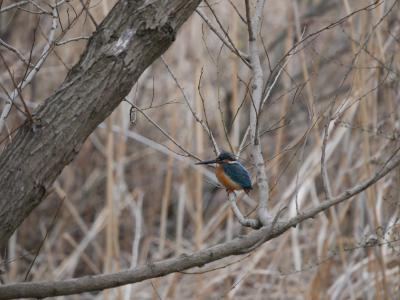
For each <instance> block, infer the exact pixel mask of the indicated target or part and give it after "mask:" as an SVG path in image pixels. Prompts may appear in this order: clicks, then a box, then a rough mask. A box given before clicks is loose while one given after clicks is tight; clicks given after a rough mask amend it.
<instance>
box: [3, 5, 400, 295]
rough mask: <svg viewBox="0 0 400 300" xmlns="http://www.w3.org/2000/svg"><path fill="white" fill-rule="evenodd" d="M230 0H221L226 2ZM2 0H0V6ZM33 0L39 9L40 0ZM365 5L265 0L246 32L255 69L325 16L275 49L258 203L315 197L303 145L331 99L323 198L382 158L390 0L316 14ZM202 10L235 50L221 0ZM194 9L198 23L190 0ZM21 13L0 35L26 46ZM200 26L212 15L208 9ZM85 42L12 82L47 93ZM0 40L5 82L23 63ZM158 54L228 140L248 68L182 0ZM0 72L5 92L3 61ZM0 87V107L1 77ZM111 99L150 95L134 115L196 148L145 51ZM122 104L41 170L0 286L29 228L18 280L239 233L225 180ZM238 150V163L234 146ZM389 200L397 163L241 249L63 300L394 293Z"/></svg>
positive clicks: (397, 251)
mask: <svg viewBox="0 0 400 300" xmlns="http://www.w3.org/2000/svg"><path fill="white" fill-rule="evenodd" d="M114 2H115V1H114ZM242 2H243V1H234V4H235V6H236V7H237V9H238V10H240V11H241V13H242V14H243V15H244V8H243V3H242ZM11 3H13V1H3V4H2V7H3V8H4V7H6V6H7V5H9V4H11ZM38 3H40V4H41V5H43V7H46V8H47V9H48V7H47V6H46V1H38ZM394 3H397V4H394ZM368 4H370V2H369V1H363V0H353V1H347V0H343V1H318V0H310V1H298V2H296V1H289V0H284V1H267V4H266V7H265V12H264V19H263V23H262V28H261V31H260V35H261V36H262V41H263V43H264V45H262V43H260V45H259V46H260V50H261V51H262V52H263V55H262V58H263V61H262V63H263V66H264V72H265V74H266V75H267V76H269V73H270V72H269V71H270V66H272V68H274V67H275V66H276V65H277V64H278V62H279V61H280V60H281V58H282V57H283V55H284V54H285V53H286V52H287V51H288V50H289V49H291V48H292V47H293V45H294V43H296V42H298V41H299V40H300V39H301V38H302V37H305V36H308V35H309V34H311V33H313V32H317V31H318V30H320V29H321V28H325V27H326V29H325V30H322V31H321V32H320V33H319V34H317V35H314V36H312V37H311V38H309V39H307V40H306V41H305V42H304V43H302V44H301V45H300V46H299V47H297V48H296V51H294V52H292V54H291V55H290V57H289V60H288V62H287V66H286V68H285V70H284V72H283V73H282V75H281V78H280V80H279V82H278V85H277V86H276V88H275V89H274V90H273V92H272V95H271V97H270V98H269V99H268V101H267V103H266V104H265V107H264V109H263V112H262V115H261V116H260V128H261V130H262V131H265V134H264V135H263V136H262V141H261V142H262V145H263V149H264V158H265V159H266V161H267V170H268V175H269V181H270V182H269V184H270V188H271V191H270V192H271V201H270V203H269V206H270V208H271V210H272V211H273V212H277V211H278V210H279V209H280V208H281V207H283V206H287V207H288V209H287V211H286V212H285V214H286V215H285V216H284V217H288V216H289V215H294V214H296V213H297V210H299V211H300V212H301V210H303V209H305V208H307V207H311V206H314V205H316V204H318V203H319V202H321V201H323V199H324V198H325V192H326V191H325V190H324V186H323V178H322V177H321V172H320V171H321V148H322V144H323V138H324V128H325V127H324V126H325V124H326V121H327V119H328V117H329V116H330V114H329V112H330V110H329V107H330V105H331V104H332V103H333V111H334V112H335V111H337V110H339V109H341V108H343V107H350V108H348V109H347V110H346V111H345V113H343V114H341V115H340V116H339V117H337V118H336V119H335V121H334V122H332V123H331V126H330V127H329V130H328V131H329V137H328V141H327V145H326V158H325V159H326V161H327V164H326V167H327V179H328V181H327V182H326V184H327V186H328V190H329V193H330V194H331V195H337V194H339V193H340V192H341V191H343V190H345V189H346V188H348V187H350V186H352V185H355V184H356V183H358V182H360V181H361V180H363V179H365V178H367V177H369V176H371V175H372V174H373V173H374V172H375V171H376V170H378V168H379V167H380V166H381V164H382V157H388V156H389V155H390V153H391V151H393V150H394V149H395V148H396V147H398V146H399V129H400V121H399V113H400V111H399V107H400V85H399V79H400V22H399V19H400V18H399V17H400V16H399V12H400V9H399V8H400V6H399V5H400V4H399V3H398V1H394V0H388V1H382V3H381V4H380V5H378V6H377V7H375V8H374V9H370V10H361V11H359V12H358V13H356V14H354V15H353V16H352V17H349V18H346V19H345V20H343V22H341V23H337V24H336V25H335V26H331V27H329V28H328V27H327V26H328V25H329V24H332V23H335V22H337V21H338V20H339V19H340V18H341V17H343V16H345V15H347V14H350V13H351V12H353V11H356V10H358V9H360V8H362V7H364V6H366V5H368ZM112 5H113V1H105V0H103V1H100V0H99V1H91V2H90V7H91V8H90V12H91V15H92V16H93V18H94V19H95V20H96V22H100V21H101V20H102V19H103V18H104V16H105V15H106V14H107V12H108V11H109V10H110V9H111V7H112ZM392 5H395V6H394V8H393V9H392V10H391V11H389V9H390V8H391V7H392ZM24 7H25V8H27V9H29V10H34V9H35V7H33V6H32V5H26V6H24ZM72 7H74V8H75V9H76V11H79V10H80V9H81V5H80V1H77V0H74V1H70V4H69V6H68V5H65V6H62V10H61V11H60V15H61V16H62V19H63V20H66V18H67V9H68V11H69V13H71V12H72ZM212 7H213V9H214V10H215V12H216V13H217V15H218V17H219V20H220V21H221V23H222V24H223V25H224V26H225V28H228V29H229V34H230V36H231V38H232V40H233V41H234V42H235V44H236V46H237V47H238V49H239V50H241V51H243V52H246V51H247V48H246V47H247V46H246V45H247V29H246V27H245V25H244V24H243V22H242V20H241V19H240V17H239V16H238V15H237V14H236V12H235V9H234V8H233V7H232V6H231V5H230V4H229V1H216V2H213V3H212ZM200 9H201V11H202V12H204V13H206V15H207V16H208V18H209V19H210V20H213V16H212V14H210V11H209V10H208V9H207V8H206V7H205V6H204V5H202V6H201V8H200ZM37 24H38V23H37V15H33V14H32V13H30V12H29V11H24V10H16V9H13V10H10V11H8V12H4V13H1V14H0V38H1V39H2V40H4V41H6V42H7V43H9V44H11V45H13V46H14V47H15V48H17V49H19V50H20V52H21V53H22V54H23V55H24V56H26V57H28V55H29V51H30V47H31V46H32V42H33V38H32V32H33V29H34V28H35V27H36V26H37ZM39 24H40V26H39V30H38V32H37V33H36V35H37V38H36V40H35V48H34V51H33V57H34V59H37V57H38V55H39V54H40V53H37V52H36V49H42V48H43V44H44V43H45V42H46V40H45V39H44V37H45V36H46V32H47V31H48V30H49V26H50V21H49V18H48V16H42V17H41V21H40V23H39ZM213 24H215V26H217V25H216V24H217V23H216V22H215V20H214V21H213ZM60 30H61V29H60V28H59V29H58V34H59V33H60ZM93 30H94V26H93V23H92V22H91V19H90V18H89V17H88V16H87V15H86V14H85V13H83V14H82V16H80V17H79V18H78V20H77V22H76V24H75V25H74V26H73V27H72V29H71V30H69V32H68V34H67V35H66V37H65V38H72V37H77V36H89V35H90V33H91V32H92V31H93ZM85 43H86V41H85V40H81V41H77V42H71V43H68V44H63V45H60V46H56V47H55V48H54V51H52V53H51V54H50V56H49V57H48V59H47V61H46V63H45V64H44V65H43V67H42V68H41V70H40V72H39V73H38V74H37V75H36V76H35V78H34V80H33V81H32V83H31V84H30V85H29V86H28V87H26V88H25V89H24V91H23V95H24V99H25V101H26V102H27V104H28V107H31V108H32V109H33V108H34V107H35V106H37V105H39V104H40V103H42V102H43V100H44V99H45V98H46V97H47V96H48V95H50V94H52V93H53V92H54V91H55V90H56V88H57V86H59V84H60V83H61V82H62V81H63V78H64V77H65V75H66V73H67V72H68V70H69V68H71V67H72V66H73V65H74V63H75V62H77V60H78V59H79V55H80V54H81V53H82V51H83V50H84V47H85ZM264 49H266V50H267V52H264ZM0 50H1V53H2V55H4V57H5V58H6V61H7V63H8V65H9V66H10V68H11V70H12V73H13V75H14V77H15V80H16V81H17V82H18V81H19V80H20V79H21V76H22V75H23V74H24V71H25V67H24V64H23V63H22V62H21V61H19V60H18V59H17V57H16V55H15V54H14V53H12V52H10V51H8V50H6V49H5V48H3V47H1V46H0ZM38 51H39V50H38ZM267 53H268V56H267V55H266V54H267ZM164 59H165V61H166V62H167V64H168V65H169V67H170V68H171V70H172V71H173V73H174V74H175V76H176V77H177V80H178V81H179V84H180V85H181V86H182V87H183V88H184V91H185V93H186V95H187V96H188V99H189V100H190V101H191V103H192V107H194V108H195V110H196V112H197V113H198V114H199V115H200V116H202V117H203V118H204V117H205V115H204V114H205V113H206V115H207V119H208V122H209V124H210V128H211V129H212V131H213V133H214V135H215V137H216V140H217V142H218V145H219V146H220V147H222V148H225V149H229V148H230V146H232V147H233V148H234V150H237V149H238V147H239V144H240V142H241V139H242V137H243V135H244V133H245V130H246V128H247V126H248V110H249V106H250V105H251V103H250V99H249V96H248V94H247V88H246V84H248V82H249V80H250V79H251V78H250V76H249V74H250V72H249V69H248V67H247V66H246V65H245V64H244V63H243V62H242V61H241V60H240V59H239V58H238V57H237V56H235V55H233V54H232V53H231V52H230V51H229V50H228V49H227V48H226V47H222V43H221V41H220V40H219V39H218V38H217V37H216V36H215V35H214V34H213V33H212V31H210V29H209V28H208V27H207V25H205V24H204V23H203V22H202V20H201V18H200V17H199V16H198V15H196V14H195V15H193V16H192V18H191V19H190V20H189V21H188V22H187V23H186V24H185V26H184V28H183V29H182V30H181V32H180V33H179V35H178V36H177V38H176V41H175V43H174V45H173V46H172V47H171V48H170V49H169V50H168V51H167V53H166V54H165V55H164ZM201 73H203V74H202V76H201ZM0 76H1V77H0V78H1V83H2V85H4V86H5V87H6V88H7V89H8V90H9V91H10V90H12V81H11V80H10V77H9V74H8V72H7V71H6V70H5V68H3V66H2V68H1V73H0ZM200 78H201V83H200V85H199V80H200ZM198 86H200V90H201V96H202V97H203V99H204V101H205V103H204V104H205V110H204V111H203V108H202V99H201V96H200V94H199V90H198ZM1 98H2V99H1V102H0V108H1V109H2V107H3V105H4V103H5V102H4V93H3V91H1ZM128 99H129V100H130V101H132V102H134V103H135V104H136V105H137V106H138V107H140V108H142V109H144V108H148V107H149V106H150V105H152V106H153V108H151V109H146V110H145V111H144V112H145V113H146V114H147V116H149V117H150V118H151V119H152V120H154V121H155V122H156V123H157V124H159V126H160V127H162V128H163V129H164V130H165V131H166V132H168V134H170V135H171V136H172V137H173V138H174V139H175V140H176V141H178V142H179V144H180V145H181V146H182V147H184V148H185V149H187V150H188V151H190V152H191V153H194V154H196V155H197V156H199V157H201V158H211V157H212V156H214V154H213V151H212V145H211V143H210V141H209V139H208V135H207V134H206V133H205V132H204V131H203V129H202V128H201V126H199V124H198V123H197V122H196V121H195V120H194V118H193V116H192V114H191V112H190V110H189V109H188V106H187V105H186V104H185V101H184V99H183V96H182V93H181V91H180V89H179V88H178V87H177V85H176V82H175V81H174V79H173V78H172V77H171V75H170V73H169V72H168V70H167V69H166V67H165V66H164V64H163V63H162V61H161V60H158V61H157V62H155V63H154V65H153V66H151V68H149V69H148V70H147V71H146V72H145V73H144V74H143V75H142V77H141V78H140V80H139V82H138V83H137V85H135V86H134V87H133V88H132V92H131V94H130V95H129V96H128ZM18 101H19V100H18ZM242 101H244V104H243V105H241V103H242ZM17 103H18V104H21V103H20V102H17ZM239 107H240V108H241V109H240V111H239V113H238V114H237V116H235V113H236V111H237V109H238V108H239ZM129 109H130V107H129V105H128V104H127V103H122V104H121V106H120V108H119V109H118V110H116V111H115V112H114V113H113V115H112V116H111V117H110V118H109V119H108V120H107V121H106V122H105V123H104V124H102V125H101V126H99V128H98V129H97V130H96V131H95V132H94V133H93V134H92V135H91V136H90V138H89V139H88V140H87V141H86V143H85V145H84V146H83V147H82V150H81V152H80V153H79V155H78V157H77V158H76V159H75V161H74V162H73V163H72V164H71V165H69V166H68V167H66V168H65V170H64V171H63V173H62V174H61V176H60V177H59V178H58V179H57V181H56V183H55V184H54V189H53V191H52V193H51V194H50V195H49V197H48V198H47V199H46V200H45V201H44V202H43V203H42V204H41V205H40V206H39V207H38V208H37V209H36V210H35V211H34V212H33V213H32V214H31V215H30V216H29V218H28V219H27V220H26V221H25V222H24V224H23V225H22V226H21V227H20V228H19V229H18V231H17V232H16V234H15V235H14V236H13V238H12V239H11V240H10V242H9V245H8V249H3V250H2V253H1V256H2V258H3V259H4V261H3V262H0V269H4V270H5V273H4V274H3V275H2V279H3V281H4V282H11V281H21V280H23V279H24V277H25V275H26V272H27V270H28V267H29V265H30V263H31V262H32V260H33V259H34V257H35V255H36V253H37V250H38V248H39V246H40V245H41V243H42V241H43V240H44V237H45V235H46V233H48V236H47V238H46V239H45V240H44V242H43V246H42V247H41V249H40V252H39V253H38V256H37V258H36V261H35V262H34V264H33V266H32V269H31V271H30V272H29V275H28V279H29V280H49V279H63V278H70V277H75V276H82V275H85V274H98V273H100V272H111V271H117V270H120V269H124V268H129V267H133V266H136V265H143V264H146V263H147V262H150V261H152V260H155V259H161V258H166V257H171V256H175V255H179V254H180V253H183V252H186V253H188V252H191V251H194V250H196V249H202V248H205V247H207V246H210V245H214V244H216V243H219V242H222V241H225V240H229V239H232V237H235V236H237V235H239V234H243V233H245V232H246V231H247V230H248V229H244V228H243V227H242V226H240V224H239V223H238V222H237V220H236V219H235V218H234V216H233V215H232V213H231V210H230V208H229V204H228V201H227V198H226V193H225V192H224V191H223V190H222V189H221V188H219V187H218V186H217V185H216V184H215V181H214V180H213V177H211V176H210V174H209V172H208V173H200V171H201V169H199V168H194V167H193V162H191V161H190V160H188V159H186V158H185V157H183V156H179V155H176V154H175V153H174V152H178V153H181V152H182V151H180V149H178V148H177V147H176V146H175V145H174V144H173V143H172V142H171V141H169V140H168V139H167V138H166V137H165V136H164V135H163V134H162V133H161V132H160V131H159V130H158V129H157V128H156V127H154V126H153V125H152V124H151V123H150V122H149V121H148V120H147V118H145V117H144V116H143V115H142V114H140V113H139V112H136V121H135V122H134V124H131V123H130V116H129ZM333 117H336V116H335V115H333ZM24 118H25V117H24V115H23V114H21V113H19V112H18V111H17V110H15V109H13V110H12V111H11V113H10V115H9V117H8V122H7V125H8V128H9V130H10V131H11V130H12V129H14V128H16V127H18V125H19V124H21V122H22V121H23V120H24ZM232 121H233V124H232ZM4 138H7V136H6V135H5V134H4V132H3V135H2V136H1V139H2V140H3V139H4ZM7 142H8V141H7V139H6V140H5V141H3V144H2V145H1V147H4V145H5V144H6V143H7ZM165 146H166V147H168V148H166V147H165ZM169 149H172V150H173V151H170V150H169ZM241 158H242V159H243V162H244V163H245V164H246V166H248V167H249V170H253V167H252V166H251V163H250V159H249V157H248V153H247V151H246V149H245V150H244V152H243V153H242V154H241ZM203 171H204V170H203ZM16 184H18V183H16ZM254 195H256V193H254ZM255 200H257V199H254V200H253V199H249V198H244V199H242V200H241V201H240V203H239V205H240V207H241V209H242V211H245V212H248V213H251V212H253V211H254V209H255V208H256V205H257V202H256V201H255ZM61 201H62V203H61V205H62V207H61V209H60V211H59V213H58V214H57V216H56V218H55V221H54V224H53V218H54V215H55V213H56V211H57V207H58V206H59V205H60V202H61ZM399 210H400V172H399V170H397V171H396V172H393V173H392V174H390V175H389V176H387V177H386V178H385V179H384V180H381V181H380V182H378V183H377V184H375V185H374V186H373V187H371V188H369V189H368V190H367V191H365V192H363V193H361V194H359V195H358V196H357V197H354V199H352V200H351V201H347V202H345V203H343V204H340V205H339V206H337V207H335V208H333V209H331V210H329V211H328V212H326V214H321V215H319V216H318V217H317V218H315V219H314V220H312V221H307V222H304V223H303V224H301V226H298V227H297V228H295V229H292V230H291V231H289V232H287V233H285V234H284V235H282V236H280V237H279V238H277V239H275V240H273V241H271V242H268V243H266V244H265V245H263V246H262V247H260V248H259V249H257V250H255V251H254V252H253V253H251V254H250V255H244V256H242V257H229V258H225V259H224V260H222V261H219V262H217V263H214V264H213V265H208V266H204V267H203V268H201V269H194V270H189V271H188V272H187V273H178V274H171V275H168V276H165V277H163V278H159V279H154V280H152V281H146V282H142V283H139V284H135V285H132V286H125V287H121V288H116V289H113V290H109V291H104V292H99V293H93V294H87V295H84V296H75V297H74V296H70V297H66V298H68V299H92V298H102V297H103V298H104V299H160V298H161V299H221V298H224V299H267V298H268V299H399V298H400V284H399V282H400V260H399V257H400V246H399V239H400V225H399V217H400V214H399ZM188 273H193V274H188Z"/></svg>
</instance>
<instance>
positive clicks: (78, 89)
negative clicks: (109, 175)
mask: <svg viewBox="0 0 400 300" xmlns="http://www.w3.org/2000/svg"><path fill="white" fill-rule="evenodd" d="M199 2H200V0H169V1H160V0H157V1H150V2H149V1H145V0H138V1H118V2H117V4H116V5H115V6H114V8H113V9H112V10H111V12H110V13H109V15H108V16H107V17H106V18H105V20H104V21H103V22H102V23H101V24H100V25H99V27H98V30H97V31H96V32H95V33H94V34H93V36H92V38H91V39H90V40H89V42H88V45H87V49H86V51H85V52H84V53H83V55H82V56H81V59H80V61H79V62H78V63H77V64H76V65H75V66H74V67H73V68H72V69H71V70H70V72H69V73H68V75H67V77H66V79H65V81H64V83H63V84H62V85H61V86H60V87H59V89H58V90H57V91H56V92H55V93H54V94H53V95H52V96H50V97H49V98H47V99H46V100H45V102H44V103H43V104H42V105H41V106H40V107H39V108H38V109H37V110H36V111H35V112H34V117H35V118H34V120H35V122H34V124H33V125H32V124H30V123H29V122H28V121H26V122H25V123H24V124H23V125H22V126H21V128H20V129H19V130H18V132H17V133H16V135H15V136H14V139H13V141H12V143H11V144H9V145H8V146H7V148H6V149H5V150H4V152H3V153H2V154H1V156H0V195H1V197H0V245H3V244H4V243H5V242H6V241H7V240H8V238H9V237H10V236H11V234H12V233H13V232H14V231H15V229H16V228H17V227H18V226H19V225H20V224H21V223H22V221H23V220H24V219H25V218H26V217H27V216H28V215H29V213H30V212H31V211H32V210H33V209H34V208H35V207H36V206H37V205H39V204H40V203H41V201H42V200H43V199H44V198H45V197H46V195H47V194H48V191H49V189H50V188H51V186H52V184H53V182H54V180H55V179H56V178H57V176H58V175H59V174H60V173H61V171H62V170H63V168H64V167H65V166H66V165H68V164H69V163H70V162H71V161H72V160H73V159H74V157H75V156H76V155H77V154H78V152H79V150H80V148H81V147H82V145H83V143H84V142H85V140H86V138H87V137H88V136H89V135H90V134H91V133H92V132H93V131H94V130H95V129H96V128H97V126H98V125H99V124H100V123H101V122H102V121H104V120H105V119H106V118H107V117H108V116H109V115H110V114H111V112H112V111H113V110H114V109H115V108H116V107H117V106H118V105H119V104H120V102H121V101H122V100H123V99H124V97H125V96H126V95H127V94H128V93H129V91H130V90H131V88H132V86H133V85H134V83H135V82H136V81H137V80H138V78H139V76H140V75H141V74H142V72H143V71H144V70H145V69H146V68H147V67H148V66H149V65H150V64H151V63H153V61H154V60H155V59H157V58H158V57H159V56H160V55H161V54H162V53H163V52H164V51H165V50H166V49H167V48H168V47H169V46H170V45H171V44H172V42H173V41H174V40H175V35H176V33H177V31H178V29H179V28H180V27H181V26H182V24H183V23H184V22H185V21H186V20H187V18H188V17H189V16H190V15H191V14H192V13H193V11H194V10H195V8H196V7H197V5H198V4H199ZM54 14H55V13H54ZM54 19H55V20H57V19H56V18H55V17H54ZM53 28H54V27H53ZM48 40H49V43H48V47H46V48H45V49H44V53H47V52H48V50H49V49H50V47H51V45H52V41H53V39H52V38H51V37H50V38H49V39H48ZM43 59H44V56H42V58H41V60H40V61H43ZM34 70H36V69H34ZM34 70H31V72H34ZM29 74H32V73H29ZM29 76H30V75H28V77H27V79H26V80H28V79H29ZM1 121H3V119H0V122H1ZM16 183H17V184H16Z"/></svg>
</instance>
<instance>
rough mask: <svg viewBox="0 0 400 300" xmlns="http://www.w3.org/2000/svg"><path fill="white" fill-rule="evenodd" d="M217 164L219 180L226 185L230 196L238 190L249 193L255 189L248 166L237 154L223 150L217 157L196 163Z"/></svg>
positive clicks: (216, 173)
mask: <svg viewBox="0 0 400 300" xmlns="http://www.w3.org/2000/svg"><path fill="white" fill-rule="evenodd" d="M214 163H215V164H217V167H216V168H215V175H216V176H217V178H218V181H219V182H220V183H221V184H222V185H223V186H224V187H225V189H226V191H227V193H228V196H229V194H230V193H235V192H234V191H237V190H244V191H245V193H246V194H249V192H250V190H252V189H253V187H252V185H251V179H250V174H249V172H248V171H247V170H246V168H245V167H244V166H243V165H242V164H241V163H240V162H239V161H238V160H237V159H236V156H235V155H234V154H232V153H230V152H227V151H221V153H220V154H219V155H218V156H217V158H216V159H212V160H205V161H200V162H197V163H196V165H209V164H214Z"/></svg>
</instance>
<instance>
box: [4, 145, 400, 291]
mask: <svg viewBox="0 0 400 300" xmlns="http://www.w3.org/2000/svg"><path fill="white" fill-rule="evenodd" d="M399 150H400V149H397V150H396V151H395V152H394V153H393V155H392V156H391V157H390V158H389V159H388V160H387V161H386V163H385V164H384V165H383V167H382V168H381V169H380V170H379V171H377V172H376V173H375V174H374V175H373V176H372V177H370V178H369V179H367V180H366V181H364V182H362V183H360V184H358V185H356V186H354V187H352V188H350V189H348V190H346V191H345V192H343V193H342V194H340V195H339V196H336V197H334V198H330V199H327V200H325V201H323V202H322V203H321V204H319V205H318V206H316V207H314V208H311V209H309V210H307V211H305V212H303V213H301V214H298V215H296V216H295V217H293V218H291V219H289V220H288V221H286V222H279V221H276V220H274V221H273V223H272V225H273V226H267V227H262V228H261V229H260V230H256V231H252V232H251V233H249V234H248V235H246V236H244V237H238V238H235V239H233V240H231V241H228V242H226V243H222V244H218V245H216V246H213V247H210V248H208V249H204V250H200V251H196V252H194V253H192V254H182V255H180V256H178V257H175V258H171V259H166V260H162V261H159V262H153V263H150V264H147V265H146V266H142V267H138V268H134V269H130V270H125V271H121V272H116V273H111V274H102V275H96V276H85V277H78V278H73V279H68V280H62V281H47V282H24V283H16V284H6V285H3V286H0V299H15V298H28V297H29V298H44V297H54V296H62V295H72V294H78V293H83V292H91V291H98V290H103V289H107V288H113V287H117V286H122V285H125V284H132V283H136V282H141V281H144V280H146V279H150V278H155V277H160V276H165V275H167V274H171V273H174V272H180V271H183V270H187V269H190V268H194V267H201V266H204V265H205V264H208V263H211V262H214V261H217V260H219V259H222V258H224V257H227V256H231V255H240V254H244V253H248V252H250V251H252V250H254V249H255V248H257V247H259V246H260V245H262V244H263V243H265V242H267V241H269V240H271V239H273V238H276V237H278V236H280V235H281V234H283V233H284V232H286V231H287V230H289V229H290V228H292V227H296V226H297V225H298V224H300V223H301V222H304V221H305V220H307V219H312V218H314V217H315V216H316V215H318V214H319V213H321V212H322V211H325V210H327V209H329V208H330V207H332V206H334V205H337V204H339V203H341V202H343V201H346V200H349V199H351V198H352V197H354V196H355V195H357V194H359V193H361V192H362V191H364V190H366V189H367V188H369V187H370V186H372V185H373V184H375V183H376V182H377V181H378V180H380V179H382V178H383V177H384V176H386V175H387V174H388V173H389V172H391V171H392V170H394V169H395V168H397V167H399V166H400V155H399ZM279 215H280V212H278V215H277V216H278V217H279Z"/></svg>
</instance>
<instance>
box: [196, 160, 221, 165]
mask: <svg viewBox="0 0 400 300" xmlns="http://www.w3.org/2000/svg"><path fill="white" fill-rule="evenodd" d="M215 163H217V160H216V159H213V160H204V161H199V162H197V163H195V165H209V164H215Z"/></svg>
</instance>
